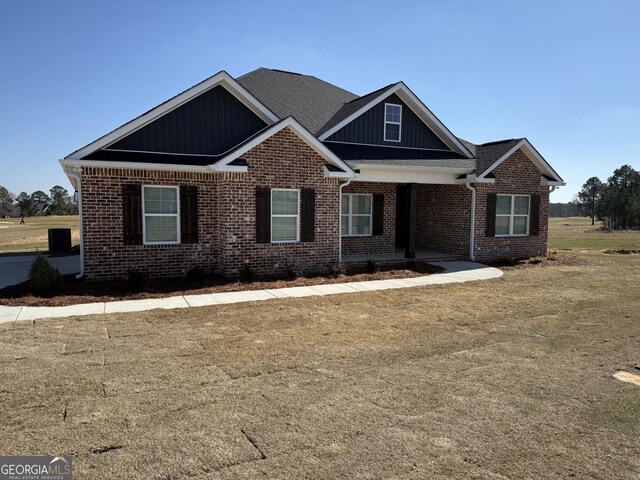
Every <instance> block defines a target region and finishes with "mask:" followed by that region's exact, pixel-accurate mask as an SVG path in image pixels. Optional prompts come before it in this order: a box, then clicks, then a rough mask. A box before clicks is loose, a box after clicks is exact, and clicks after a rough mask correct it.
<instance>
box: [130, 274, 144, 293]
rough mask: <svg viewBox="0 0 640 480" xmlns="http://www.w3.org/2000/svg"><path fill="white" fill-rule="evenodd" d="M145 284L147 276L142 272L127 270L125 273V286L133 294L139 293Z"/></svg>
mask: <svg viewBox="0 0 640 480" xmlns="http://www.w3.org/2000/svg"><path fill="white" fill-rule="evenodd" d="M146 283H147V276H146V275H145V274H144V273H143V272H141V271H139V270H135V269H133V268H130V269H129V271H128V272H127V285H128V286H129V289H131V290H132V291H134V292H139V291H140V290H142V289H143V288H144V286H145V284H146Z"/></svg>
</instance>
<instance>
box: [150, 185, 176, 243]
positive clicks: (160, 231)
mask: <svg viewBox="0 0 640 480" xmlns="http://www.w3.org/2000/svg"><path fill="white" fill-rule="evenodd" d="M179 198H180V196H179V195H178V187H164V186H162V187H161V186H143V187H142V219H143V223H144V224H143V230H142V232H143V237H144V238H143V243H144V244H146V245H160V244H175V243H179V238H180V231H179V228H180V222H179V218H178V215H179V213H178V212H180V205H179V201H180V200H179Z"/></svg>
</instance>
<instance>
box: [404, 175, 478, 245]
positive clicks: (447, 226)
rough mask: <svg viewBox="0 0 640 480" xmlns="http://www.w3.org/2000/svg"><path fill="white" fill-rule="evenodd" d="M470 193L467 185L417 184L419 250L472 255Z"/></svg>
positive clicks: (417, 243)
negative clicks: (470, 243) (470, 248)
mask: <svg viewBox="0 0 640 480" xmlns="http://www.w3.org/2000/svg"><path fill="white" fill-rule="evenodd" d="M470 226H471V192H470V191H469V190H468V189H467V188H466V187H465V186H464V185H418V191H417V210H416V248H417V249H419V250H433V251H435V252H443V253H454V254H459V255H463V256H466V257H468V256H469V230H470Z"/></svg>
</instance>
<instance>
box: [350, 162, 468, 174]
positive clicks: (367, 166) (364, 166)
mask: <svg viewBox="0 0 640 480" xmlns="http://www.w3.org/2000/svg"><path fill="white" fill-rule="evenodd" d="M353 169H354V170H381V171H382V170H386V171H399V172H421V173H452V174H456V175H464V174H467V173H469V171H470V169H469V168H452V167H419V166H416V165H406V166H405V165H377V164H375V163H366V162H363V163H354V164H353Z"/></svg>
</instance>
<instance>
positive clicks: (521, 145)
mask: <svg viewBox="0 0 640 480" xmlns="http://www.w3.org/2000/svg"><path fill="white" fill-rule="evenodd" d="M519 149H522V151H523V152H524V154H525V155H526V156H527V157H528V158H529V160H531V161H532V162H533V164H534V165H535V166H536V167H538V169H539V170H540V171H541V172H542V173H543V174H546V175H548V176H550V177H553V178H555V179H556V182H557V184H556V186H563V185H565V182H564V180H562V178H560V175H558V174H557V173H556V171H555V170H554V169H553V168H551V165H549V164H548V163H547V161H546V160H545V159H544V158H543V157H542V155H540V153H538V151H537V150H536V149H535V148H534V146H533V145H531V143H530V142H529V140H527V139H526V138H523V139H522V140H520V141H519V142H518V143H516V144H515V146H514V147H513V148H511V149H510V150H509V151H508V152H507V153H505V154H504V155H503V156H502V157H500V158H499V159H498V160H496V161H495V162H494V163H493V164H492V165H491V166H490V167H489V168H487V169H486V170H485V171H484V172H482V173H481V174H480V175H479V176H478V178H480V179H483V178H486V176H487V175H488V174H489V173H491V172H492V171H493V170H494V169H495V168H496V167H497V166H498V165H500V164H501V163H502V162H504V161H505V160H506V159H507V158H509V157H510V156H511V155H513V154H514V153H515V152H517V151H518V150H519ZM556 182H554V183H556ZM551 185H553V183H551Z"/></svg>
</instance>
